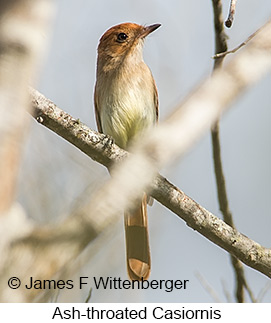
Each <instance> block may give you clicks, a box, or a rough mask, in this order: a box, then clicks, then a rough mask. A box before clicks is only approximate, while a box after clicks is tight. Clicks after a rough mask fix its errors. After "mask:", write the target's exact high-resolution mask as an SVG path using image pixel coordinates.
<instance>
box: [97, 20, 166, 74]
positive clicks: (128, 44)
mask: <svg viewBox="0 0 271 323" xmlns="http://www.w3.org/2000/svg"><path fill="white" fill-rule="evenodd" d="M160 26H161V25H160V24H154V25H150V26H141V25H138V24H134V23H123V24H119V25H116V26H113V27H111V28H110V29H108V30H107V31H106V32H105V33H104V34H103V36H102V37H101V39H100V43H99V46H98V64H99V63H102V65H103V69H104V71H106V66H108V67H110V66H111V67H113V68H116V67H117V66H118V64H119V63H121V62H122V61H123V60H124V58H125V57H127V55H133V54H139V55H140V54H141V55H142V46H143V40H144V39H145V37H146V36H148V35H149V34H150V33H152V32H153V31H154V30H156V29H157V28H159V27H160Z"/></svg>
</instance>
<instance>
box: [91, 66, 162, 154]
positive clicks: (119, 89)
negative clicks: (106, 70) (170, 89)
mask: <svg viewBox="0 0 271 323" xmlns="http://www.w3.org/2000/svg"><path fill="white" fill-rule="evenodd" d="M133 72H135V71H133ZM97 91H98V93H97V94H98V96H99V105H101V106H100V118H101V126H102V130H103V132H104V133H105V134H108V135H110V136H112V137H113V138H114V139H115V141H116V144H118V145H119V146H120V147H122V148H127V146H128V145H129V142H130V141H131V140H132V139H134V138H135V137H137V136H140V135H142V133H143V132H144V131H145V130H146V129H148V128H149V127H152V126H153V125H154V124H155V122H156V107H155V105H156V98H155V96H156V91H155V85H154V81H153V78H152V75H151V72H150V70H149V68H148V67H147V66H146V65H145V64H144V66H143V67H142V66H141V67H140V69H139V70H138V71H137V73H129V71H124V72H123V73H122V75H121V76H119V75H118V76H117V77H115V78H114V79H111V80H110V79H108V80H106V82H103V87H102V88H101V86H99V85H98V84H97Z"/></svg>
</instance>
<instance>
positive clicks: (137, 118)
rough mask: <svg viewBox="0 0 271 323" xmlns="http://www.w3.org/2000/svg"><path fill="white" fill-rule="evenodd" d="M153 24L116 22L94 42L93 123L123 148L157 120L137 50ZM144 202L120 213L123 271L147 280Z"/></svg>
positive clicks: (144, 199)
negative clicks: (124, 238)
mask: <svg viewBox="0 0 271 323" xmlns="http://www.w3.org/2000/svg"><path fill="white" fill-rule="evenodd" d="M158 27H160V24H155V25H151V26H141V25H138V24H134V23H123V24H119V25H117V26H114V27H111V28H110V29H108V30H107V31H106V32H105V33H104V34H103V36H102V37H101V39H100V42H99V46H98V60H97V74H96V85H95V94H94V103H95V114H96V122H97V127H98V130H99V131H100V132H102V133H104V134H106V135H109V136H111V137H112V138H113V139H114V140H115V142H116V144H117V145H118V146H120V147H121V148H123V149H126V150H127V149H128V150H129V145H130V143H131V141H132V140H134V139H135V138H138V137H140V136H142V134H143V133H144V131H146V129H149V128H150V127H153V126H154V125H155V123H156V122H157V120H158V94H157V88H156V85H155V81H154V79H153V76H152V73H151V71H150V69H149V68H148V66H147V65H146V64H145V63H144V61H143V53H142V52H143V43H144V39H145V37H146V36H148V35H149V34H150V33H151V32H153V31H154V30H156V29H157V28H158ZM147 200H148V197H147V195H146V194H145V193H144V194H143V195H142V201H140V202H139V203H137V205H135V206H134V208H133V209H131V210H127V211H126V212H125V213H124V222H125V232H126V258H127V269H128V274H129V277H130V278H131V279H133V280H139V279H142V278H143V279H147V278H148V277H149V274H150V268H151V259H150V248H149V237H148V220H147Z"/></svg>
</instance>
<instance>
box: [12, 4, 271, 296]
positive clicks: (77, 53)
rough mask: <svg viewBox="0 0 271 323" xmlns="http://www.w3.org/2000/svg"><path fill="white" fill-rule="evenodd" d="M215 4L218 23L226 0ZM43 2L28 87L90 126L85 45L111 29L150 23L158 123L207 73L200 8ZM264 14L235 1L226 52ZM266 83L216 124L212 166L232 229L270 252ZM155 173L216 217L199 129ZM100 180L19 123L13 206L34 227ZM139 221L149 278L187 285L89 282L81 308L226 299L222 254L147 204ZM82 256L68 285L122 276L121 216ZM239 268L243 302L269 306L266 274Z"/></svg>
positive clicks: (48, 137) (92, 55) (65, 210)
mask: <svg viewBox="0 0 271 323" xmlns="http://www.w3.org/2000/svg"><path fill="white" fill-rule="evenodd" d="M222 2H223V5H224V8H223V12H224V20H225V19H226V17H227V14H228V7H229V2H230V0H224V1H222ZM55 3H56V12H55V18H54V20H53V21H52V26H51V33H50V35H49V39H47V38H48V37H47V36H46V35H43V37H44V41H47V42H48V44H49V46H48V50H47V53H46V55H45V58H44V59H43V62H42V64H41V68H40V71H39V77H38V80H37V83H36V87H37V89H38V90H39V91H40V92H41V93H43V94H44V95H45V96H46V97H48V98H49V99H51V100H52V101H53V102H55V103H56V104H57V105H58V106H59V107H60V108H62V109H63V110H65V111H67V112H68V113H70V114H71V115H72V116H73V117H75V118H79V119H80V120H81V121H82V122H84V123H85V124H87V125H88V126H89V127H91V128H94V129H97V128H96V125H95V117H94V106H93V89H94V84H95V69H96V53H97V51H96V49H97V45H98V41H99V38H100V37H101V35H102V34H103V33H104V31H105V30H107V29H108V28H109V27H111V26H112V25H115V24H118V23H121V22H136V23H139V24H154V23H161V24H162V27H161V28H159V29H158V30H157V31H155V32H154V33H153V34H152V35H151V36H150V37H148V39H147V40H146V42H145V49H144V58H145V61H146V63H147V64H148V65H149V66H150V68H151V70H152V72H153V75H154V78H155V80H156V83H157V87H158V91H159V100H160V120H163V119H164V118H166V116H167V115H168V114H169V113H170V112H171V111H172V110H173V109H174V108H175V107H176V105H177V104H178V103H179V102H180V101H181V100H182V99H183V98H185V97H186V96H187V95H188V94H189V93H190V92H191V91H192V90H193V88H195V87H196V86H197V85H198V84H199V83H200V82H201V80H203V79H204V78H205V77H208V76H209V75H210V73H211V71H212V66H213V60H212V58H211V57H212V55H213V53H214V28H213V12H212V2H211V1H202V0H193V1H179V0H170V1H163V0H148V1H145V0H137V1H133V0H110V1H109V0H92V1H88V0H79V1H78V0H77V1H75V0H56V1H55ZM270 16H271V2H270V1H269V0H259V1H253V0H246V1H238V2H237V11H236V15H235V20H234V23H233V26H232V28H231V29H227V30H226V32H227V34H228V36H229V39H228V45H229V49H231V48H234V47H236V46H237V45H239V44H240V43H241V42H243V41H244V40H245V39H246V38H247V37H248V36H249V35H250V34H252V33H253V32H254V31H255V30H256V29H258V28H259V27H260V26H262V25H263V24H264V23H265V22H266V21H267V20H268V19H270ZM230 56H231V55H229V56H228V58H227V60H228V59H230V58H231V57H230ZM270 85H271V76H270V74H269V75H268V76H266V77H265V78H264V79H262V80H261V81H260V82H259V83H258V84H256V85H255V86H254V87H253V88H250V89H249V90H248V91H247V92H246V93H245V94H244V95H243V96H242V97H241V98H240V99H239V100H238V101H237V102H235V103H234V105H233V106H232V108H231V110H229V111H228V112H227V114H226V115H224V116H223V118H222V121H221V144H222V157H223V165H224V169H225V176H226V183H227V189H228V196H229V202H230V208H231V210H232V213H233V216H234V221H235V224H236V227H237V229H238V230H239V231H240V232H242V233H243V234H245V235H247V236H248V237H250V238H251V239H253V240H255V241H257V242H258V243H260V244H262V245H264V246H266V247H270V245H271V235H270V228H271V217H270V205H269V204H270V202H269V199H270V195H271V167H270V165H271V145H270V138H271V127H270V120H271V112H270V104H271V91H270ZM162 174H163V175H164V176H166V177H167V178H168V179H169V180H170V181H171V182H172V183H174V184H175V185H177V186H178V187H179V188H180V189H181V190H183V191H184V192H185V193H186V194H187V195H189V196H190V197H192V198H193V199H194V200H196V201H197V202H198V203H200V204H201V205H202V206H204V207H205V208H206V209H208V210H209V211H211V212H213V213H214V214H215V215H217V216H219V217H221V214H220V212H219V208H218V201H217V197H216V186H215V177H214V171H213V163H212V149H211V140H210V133H206V135H205V136H204V137H203V138H201V140H200V141H199V142H198V143H197V145H196V146H194V147H193V149H191V150H190V152H189V153H188V154H187V155H186V156H185V157H184V158H183V159H182V160H178V161H176V162H175V163H174V165H170V167H168V168H165V169H163V170H162ZM108 176H109V175H108V172H107V170H106V169H105V168H104V167H103V166H101V165H99V164H97V163H95V162H93V161H92V160H90V159H89V158H88V157H86V156H85V155H83V154H82V153H81V152H80V151H79V150H78V149H76V148H74V147H73V146H72V145H70V144H69V143H67V142H65V141H64V140H63V139H61V138H60V137H58V136H57V135H56V134H54V133H52V132H51V131H49V130H48V129H46V128H45V127H42V126H41V125H39V124H37V123H36V122H35V121H34V120H31V126H30V132H29V136H28V139H27V144H26V147H25V151H24V160H23V163H22V165H21V172H20V179H19V186H18V199H19V201H20V203H21V204H22V205H23V207H24V208H25V209H26V211H27V213H28V214H29V215H30V216H31V218H33V220H35V221H37V222H38V223H40V224H45V223H54V222H57V221H61V220H62V219H63V218H64V217H65V216H67V215H69V214H71V213H72V211H73V210H74V209H76V208H77V207H80V206H81V205H83V204H85V203H86V202H87V201H88V200H89V199H90V198H91V194H92V192H93V191H94V190H95V189H97V188H98V187H99V186H100V185H101V183H103V182H104V181H105V180H106V179H107V178H108ZM149 225H150V244H151V253H152V273H151V277H150V279H158V280H160V279H173V280H176V279H180V280H184V279H188V280H189V285H188V288H187V289H186V290H176V291H173V292H165V291H164V290H143V291H137V290H106V291H103V290H97V289H95V287H94V286H93V290H92V295H91V299H90V302H213V301H218V300H220V301H223V302H226V301H234V296H233V295H234V286H235V282H234V273H233V269H232V267H231V264H230V257H229V255H228V254H227V253H226V252H225V251H224V250H222V249H221V248H219V247H217V246H216V245H214V244H213V243H211V242H210V241H208V240H207V239H205V238H204V237H203V236H201V235H200V234H198V233H197V232H195V231H193V230H191V228H189V227H188V226H186V224H185V223H184V222H183V221H182V220H180V219H179V218H178V217H177V216H175V215H174V214H172V213H171V212H170V211H169V210H167V209H165V208H164V207H163V206H162V205H160V204H159V203H158V202H155V203H154V205H153V206H152V207H150V208H149ZM90 249H91V248H90ZM86 254H88V250H86ZM88 258H89V261H88V262H87V263H85V264H84V265H83V266H82V268H81V269H80V270H79V271H78V272H76V273H75V274H74V276H73V277H69V278H70V279H74V280H76V279H77V278H78V277H79V276H89V277H93V276H96V277H100V276H103V277H108V276H111V277H121V278H122V279H127V273H126V264H125V250H124V229H123V218H122V217H121V216H120V220H119V222H118V223H116V225H115V226H114V228H112V231H111V232H110V233H109V234H107V236H106V237H105V238H104V239H101V241H100V242H99V243H98V244H96V245H95V246H94V249H93V248H92V249H91V251H89V257H88ZM245 272H246V276H247V280H248V284H249V286H250V287H251V289H252V291H253V293H254V296H255V297H256V298H259V301H262V302H270V301H271V284H270V281H269V279H268V278H267V277H265V276H264V275H262V274H260V273H258V272H256V271H254V270H253V269H250V268H248V267H245ZM207 286H208V288H207ZM209 289H210V290H211V291H210V290H209ZM88 292H89V291H88V289H82V290H76V289H72V290H66V291H61V292H60V294H59V295H58V301H61V302H82V301H84V300H85V299H86V298H87V295H88ZM214 294H215V297H214ZM247 300H249V299H248V297H247Z"/></svg>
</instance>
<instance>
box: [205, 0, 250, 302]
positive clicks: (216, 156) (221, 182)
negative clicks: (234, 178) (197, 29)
mask: <svg viewBox="0 0 271 323" xmlns="http://www.w3.org/2000/svg"><path fill="white" fill-rule="evenodd" d="M232 4H234V7H235V1H232V2H231V5H232ZM213 11H214V29H215V44H216V46H215V52H216V53H218V52H220V50H222V51H223V52H226V51H227V48H228V45H227V40H226V37H225V34H224V26H223V20H222V2H221V0H215V1H213ZM231 17H233V15H232V16H231ZM223 60H224V56H223V57H221V58H220V59H218V60H216V61H215V62H214V67H213V71H216V70H217V69H218V68H221V66H222V63H223ZM211 134H212V148H213V161H214V170H215V178H216V187H217V196H218V201H219V208H220V211H221V212H222V214H223V219H224V221H225V222H226V223H227V224H229V225H230V226H231V227H233V228H234V222H233V217H232V213H231V211H230V207H229V202H228V194H227V189H226V180H225V176H224V170H223V165H222V157H221V145H220V127H219V120H217V122H216V123H215V124H214V125H213V127H212V130H211ZM231 263H232V266H233V269H234V272H235V276H236V283H237V287H236V299H237V300H238V302H243V301H244V286H245V285H247V284H245V273H244V269H243V265H242V263H241V262H240V260H238V259H237V258H235V257H234V256H233V255H231Z"/></svg>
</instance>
